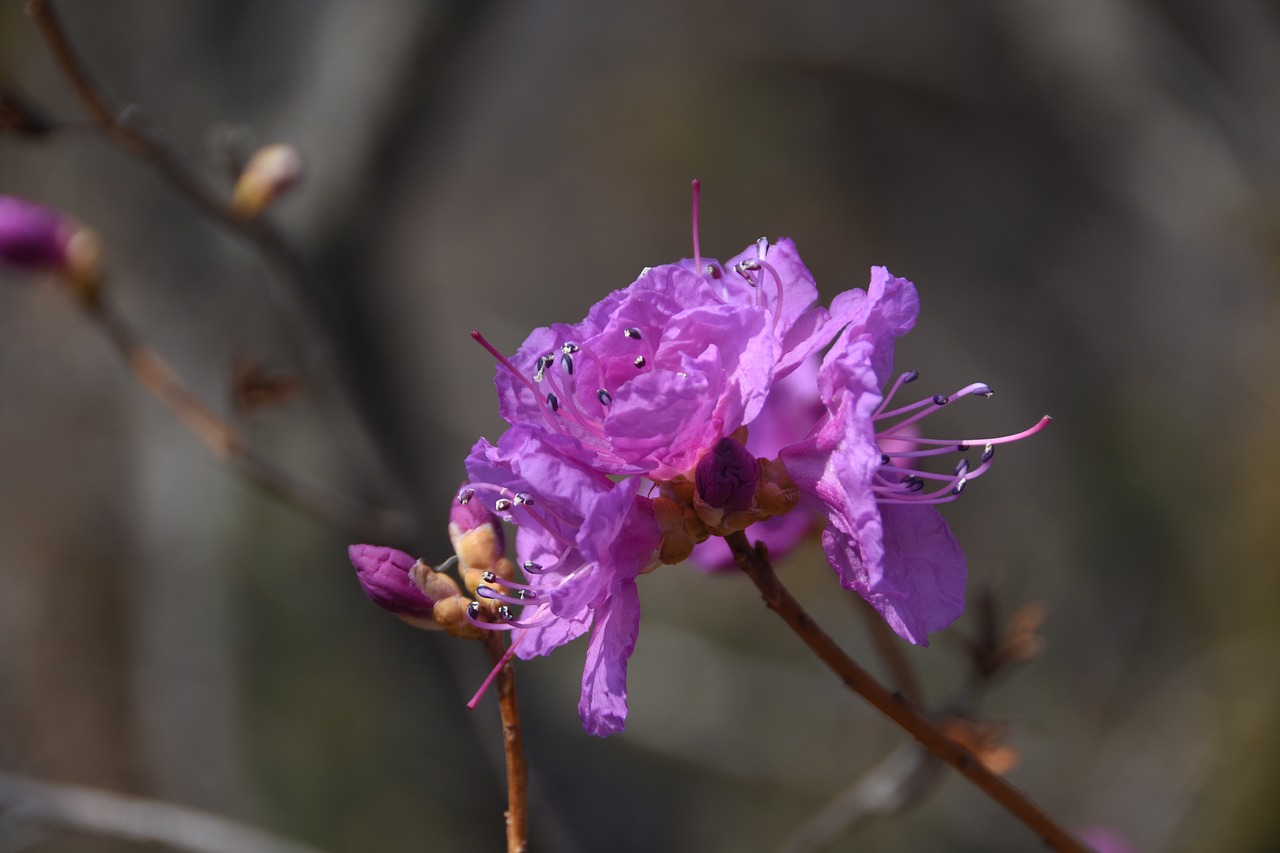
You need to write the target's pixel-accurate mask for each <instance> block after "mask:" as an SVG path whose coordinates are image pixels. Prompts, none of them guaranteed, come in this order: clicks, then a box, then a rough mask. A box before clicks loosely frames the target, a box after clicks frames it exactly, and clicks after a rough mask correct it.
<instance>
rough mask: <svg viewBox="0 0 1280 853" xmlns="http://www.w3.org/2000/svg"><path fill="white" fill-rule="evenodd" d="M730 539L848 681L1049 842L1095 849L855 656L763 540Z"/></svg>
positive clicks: (790, 618)
mask: <svg viewBox="0 0 1280 853" xmlns="http://www.w3.org/2000/svg"><path fill="white" fill-rule="evenodd" d="M726 541H727V542H728V543H729V548H730V549H731V550H732V551H733V558H734V561H735V562H736V563H737V564H738V568H740V569H742V571H743V572H744V573H746V575H747V576H748V577H749V578H751V581H752V582H753V583H754V584H755V585H756V588H757V589H759V590H760V594H761V596H762V597H763V598H764V602H765V604H767V605H768V606H769V609H770V610H772V611H774V612H775V613H777V614H778V615H779V616H781V617H782V619H783V621H784V622H786V623H787V625H788V626H789V627H790V628H791V630H792V631H794V632H795V633H796V634H797V635H799V637H800V639H801V640H803V641H804V643H805V645H807V646H808V647H809V648H810V650H812V651H813V653H814V654H816V655H817V656H818V658H819V659H820V660H821V661H822V662H823V663H824V664H826V665H827V668H828V669H830V670H831V671H832V672H834V673H835V674H836V675H837V676H839V677H840V680H841V681H843V682H844V683H845V686H847V687H848V688H849V689H850V690H852V691H853V692H854V693H857V694H858V695H859V696H861V697H862V698H863V699H865V700H866V701H867V702H870V703H871V705H872V706H873V707H874V708H875V709H876V710H877V711H879V712H880V713H882V714H884V715H885V716H886V717H888V718H889V719H890V720H892V721H893V722H895V723H897V724H898V725H899V726H900V727H901V728H902V729H904V730H905V731H906V732H907V733H908V734H909V735H911V736H912V737H913V738H915V739H916V740H917V741H919V743H920V745H921V746H923V747H924V748H925V749H927V750H929V751H930V752H931V753H933V754H934V755H935V756H937V757H938V758H939V759H940V760H942V761H944V762H946V763H947V764H950V765H951V766H952V767H953V768H955V769H956V770H957V771H958V772H959V773H960V774H961V775H962V776H964V777H965V778H966V779H968V780H969V781H970V782H972V783H973V784H974V785H976V786H978V788H979V789H981V790H982V792H983V793H985V794H986V795H987V796H989V797H990V798H991V799H992V800H994V801H995V802H996V803H997V804H998V805H1000V806H1001V807H1003V808H1004V809H1005V811H1007V812H1009V814H1011V815H1013V816H1014V817H1016V818H1017V819H1018V820H1020V821H1022V822H1023V823H1024V824H1026V825H1027V827H1028V828H1030V829H1031V831H1032V832H1034V833H1035V834H1036V835H1037V836H1038V837H1039V838H1040V839H1041V840H1042V841H1043V842H1044V843H1045V844H1046V845H1047V846H1048V847H1049V848H1051V849H1053V850H1057V851H1066V853H1089V848H1088V847H1086V846H1084V844H1082V843H1081V842H1080V841H1078V840H1077V839H1076V838H1074V837H1073V836H1072V835H1071V833H1069V832H1067V831H1066V830H1065V829H1063V828H1062V827H1061V826H1060V825H1059V824H1058V823H1057V822H1056V821H1054V819H1053V818H1051V817H1050V816H1049V815H1048V814H1047V813H1046V812H1045V811H1044V809H1042V808H1041V807H1040V806H1039V805H1037V804H1036V802H1035V801H1034V800H1032V799H1031V798H1030V797H1029V796H1027V795H1026V794H1025V793H1024V792H1023V791H1021V790H1019V789H1018V788H1016V787H1014V786H1013V785H1011V784H1010V783H1009V782H1007V781H1005V779H1004V778H1003V777H1001V776H1000V775H998V774H996V773H993V772H991V771H990V770H988V769H987V767H986V765H984V764H983V763H982V761H981V760H980V759H979V758H978V757H977V756H976V755H974V754H973V753H972V752H971V751H969V750H968V749H967V748H965V747H964V746H961V745H960V744H959V743H957V742H956V741H954V740H952V739H951V738H949V737H947V736H946V735H945V734H943V733H942V731H941V730H940V729H938V727H937V726H935V725H934V724H933V723H932V722H931V721H930V720H929V719H928V718H927V717H925V716H924V715H923V714H922V713H920V711H918V710H917V709H916V708H915V707H914V706H913V705H912V704H911V703H910V702H909V701H908V700H907V699H906V697H904V696H903V695H902V694H901V693H897V692H891V691H890V690H889V689H888V688H886V687H885V686H884V685H882V684H880V683H879V682H878V681H876V680H875V679H874V678H872V677H871V674H870V673H868V672H867V671H866V670H865V669H863V668H862V667H861V666H860V665H859V664H858V663H857V662H856V661H854V659H853V658H851V657H849V655H848V654H847V653H846V652H845V651H844V649H842V648H840V646H839V645H837V644H836V642H835V640H833V639H831V637H830V635H828V634H827V632H826V631H824V630H822V628H821V627H819V626H818V624H817V623H816V622H814V621H813V617H812V616H810V615H809V614H808V613H807V612H805V610H804V608H803V607H801V606H800V602H798V601H796V599H795V597H794V596H793V595H792V594H791V593H790V591H788V590H787V588H786V587H785V586H783V585H782V582H781V581H780V580H778V576H777V575H776V574H775V573H774V571H773V566H772V564H770V562H769V558H768V552H767V551H766V549H765V548H764V546H763V545H759V544H757V545H756V546H755V547H752V545H751V543H750V542H748V541H747V537H746V534H745V533H743V532H742V531H738V532H736V533H733V534H731V535H730V536H728V537H726Z"/></svg>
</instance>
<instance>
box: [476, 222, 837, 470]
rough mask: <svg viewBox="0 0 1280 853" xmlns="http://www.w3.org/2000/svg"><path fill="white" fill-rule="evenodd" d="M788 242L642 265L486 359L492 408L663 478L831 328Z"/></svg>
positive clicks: (580, 456) (586, 457)
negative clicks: (576, 310)
mask: <svg viewBox="0 0 1280 853" xmlns="http://www.w3.org/2000/svg"><path fill="white" fill-rule="evenodd" d="M817 296H818V291H817V288H816V286H815V285H814V282H813V277H812V276H811V275H810V274H809V271H808V270H807V269H806V268H805V266H804V264H803V263H801V261H800V257H799V255H798V254H797V253H796V249H795V245H794V244H793V243H792V242H791V241H790V240H786V239H783V240H779V241H778V242H777V243H772V244H771V243H769V242H768V241H766V240H761V241H759V242H758V243H756V244H754V245H752V246H750V247H748V248H747V249H746V251H744V252H743V253H742V254H740V255H738V256H736V257H734V258H732V259H730V260H729V261H728V262H727V263H725V264H721V263H719V262H718V261H714V260H710V261H708V262H706V263H705V264H704V263H703V261H702V259H696V260H692V261H691V260H683V261H679V262H677V263H674V264H664V265H662V266H658V267H651V268H648V269H645V270H644V271H643V272H642V273H641V274H640V277H639V278H638V279H636V281H635V282H634V283H632V284H631V286H630V287H628V288H626V289H624V290H619V291H615V292H614V293H612V294H610V295H609V296H608V297H606V298H605V299H604V300H603V301H601V302H599V303H598V304H596V305H595V306H594V307H593V308H592V309H591V311H590V312H589V313H588V314H587V317H586V319H584V320H583V321H582V322H580V323H577V324H574V325H563V324H559V325H555V326H550V327H544V328H540V329H537V330H535V331H534V332H533V334H531V335H530V336H529V338H528V339H527V340H526V341H525V342H524V344H523V345H522V346H521V347H520V349H519V350H518V351H517V352H516V354H515V355H514V356H512V357H511V359H510V360H507V359H506V358H504V357H503V356H501V354H499V353H498V352H497V350H495V349H493V347H492V346H490V345H489V344H488V342H487V341H485V340H484V339H483V338H482V337H480V336H479V334H478V333H473V335H475V337H476V339H477V340H478V341H480V342H481V343H482V344H484V345H485V346H486V347H488V348H489V349H490V351H491V352H493V353H494V355H495V356H497V357H498V358H499V360H500V362H501V365H500V367H499V369H498V371H497V376H496V380H495V381H496V383H497V386H498V397H499V400H500V405H501V411H502V416H503V417H504V418H505V419H506V420H507V421H508V422H509V423H512V424H519V425H522V426H524V427H526V428H528V429H530V430H534V431H536V432H539V433H542V434H543V435H545V436H546V437H547V440H548V441H549V442H551V443H552V444H554V445H555V446H556V447H557V448H559V449H560V450H561V451H562V452H563V453H564V454H565V455H567V456H569V457H571V458H573V459H577V460H579V461H581V462H583V463H584V464H586V465H589V466H591V467H593V468H595V469H597V470H599V471H603V472H606V473H610V474H645V475H647V476H649V477H650V478H652V479H654V480H667V479H670V478H672V477H675V476H677V475H679V474H682V473H685V472H687V471H689V470H690V469H692V468H693V467H694V465H696V464H697V462H698V460H699V459H700V458H701V457H702V455H703V454H704V453H705V452H706V451H707V450H709V449H710V448H711V447H712V446H713V445H715V444H716V442H717V441H719V440H720V439H721V438H723V437H724V436H727V435H730V434H732V433H733V432H734V431H735V430H737V429H738V428H739V427H741V426H743V425H745V424H748V423H750V422H752V421H753V420H755V418H756V416H757V415H759V413H760V410H761V408H762V407H763V405H764V401H765V398H766V397H767V396H768V393H769V389H770V387H771V386H772V384H773V383H774V382H775V381H776V380H778V379H781V378H782V377H784V376H786V375H787V374H788V373H790V372H791V371H793V370H795V369H796V367H797V366H798V365H799V364H800V363H802V362H803V361H804V360H805V358H806V357H808V356H809V355H810V354H812V353H814V352H816V351H818V350H819V349H821V348H822V347H823V346H825V345H826V344H828V343H830V341H831V339H832V338H833V337H834V336H835V334H836V332H838V331H839V326H840V324H839V323H838V322H833V318H832V317H831V316H830V315H829V314H828V312H827V310H826V309H825V308H823V307H822V306H820V305H817V304H816V301H817Z"/></svg>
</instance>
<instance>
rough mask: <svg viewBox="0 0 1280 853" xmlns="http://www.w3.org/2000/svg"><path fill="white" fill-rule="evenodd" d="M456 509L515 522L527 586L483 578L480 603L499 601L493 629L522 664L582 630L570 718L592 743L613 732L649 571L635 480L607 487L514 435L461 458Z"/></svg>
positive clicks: (519, 432) (653, 538) (644, 504)
mask: <svg viewBox="0 0 1280 853" xmlns="http://www.w3.org/2000/svg"><path fill="white" fill-rule="evenodd" d="M467 473H468V475H469V476H470V478H471V479H470V482H469V483H468V484H467V485H466V486H464V488H463V490H462V491H461V492H460V493H459V496H458V500H459V502H462V503H470V502H472V501H478V502H481V503H483V505H484V506H485V507H486V508H487V509H490V510H492V511H493V512H495V513H497V514H498V515H499V516H501V517H503V518H505V519H506V520H507V521H508V522H510V523H512V524H515V525H516V527H517V528H518V531H517V534H516V555H517V558H518V560H519V561H520V565H521V568H522V569H523V571H524V573H525V575H526V576H527V578H528V583H517V582H515V581H504V580H502V579H500V578H497V577H495V576H493V575H489V576H487V580H488V581H489V583H490V584H491V585H490V586H482V587H480V590H479V594H480V595H481V596H482V597H484V598H489V599H492V600H496V601H500V602H502V607H501V608H500V609H499V611H498V612H499V617H500V619H501V621H499V622H496V623H495V622H488V621H481V620H479V619H478V618H476V617H478V616H479V611H480V608H479V605H478V604H476V605H473V606H472V612H471V614H470V615H471V617H472V619H473V621H474V624H475V625H477V626H478V627H480V628H486V629H490V630H509V631H512V632H513V636H512V648H513V649H514V653H515V654H516V656H518V657H520V658H524V659H528V658H531V657H534V656H536V655H545V654H548V653H549V652H551V651H552V650H553V649H555V648H557V647H559V646H561V645H564V644H565V643H567V642H569V641H570V640H572V639H574V638H575V637H578V636H580V635H581V634H583V633H585V632H586V631H587V630H589V629H590V630H591V641H590V643H589V644H588V646H587V659H586V666H585V669H584V672H583V678H582V698H581V700H580V702H579V705H578V713H579V715H580V716H581V718H582V723H583V726H584V727H585V728H586V730H587V731H588V732H589V733H591V734H594V735H599V736H604V735H608V734H612V733H614V732H619V731H621V730H622V728H623V724H624V722H625V720H626V714H627V690H626V679H627V661H628V659H629V658H630V657H631V653H632V651H633V650H634V648H635V643H636V636H637V634H638V632H639V630H640V597H639V593H638V592H637V590H636V577H637V576H638V575H639V574H640V573H641V572H642V571H644V570H645V569H646V568H649V567H651V566H650V564H651V562H652V559H653V553H654V549H655V548H656V547H657V544H658V528H657V524H656V523H655V521H654V518H653V510H652V507H651V505H650V501H649V500H648V499H647V498H645V497H641V496H638V495H637V491H638V488H639V486H640V480H639V479H638V478H634V477H632V478H628V479H625V480H623V481H622V482H619V483H616V484H615V483H614V482H612V481H611V480H610V479H609V478H608V477H606V476H604V475H603V474H601V473H600V472H598V471H593V470H591V469H589V468H587V467H585V466H583V465H582V464H581V463H579V462H577V461H575V460H571V459H569V458H568V457H566V456H564V455H563V454H561V453H560V452H559V451H558V450H556V449H555V448H554V447H553V446H552V445H551V444H550V443H549V442H548V441H547V440H546V438H545V437H544V436H540V435H538V434H535V433H533V432H531V431H529V430H527V429H524V428H522V427H513V428H512V429H510V430H508V431H507V432H506V433H505V434H504V435H503V436H502V438H501V439H500V440H499V442H498V445H497V446H496V447H495V446H493V445H492V444H490V443H489V442H488V441H486V440H485V439H481V440H480V441H479V442H478V443H477V444H476V446H475V448H474V449H473V450H472V452H471V456H470V457H468V459H467Z"/></svg>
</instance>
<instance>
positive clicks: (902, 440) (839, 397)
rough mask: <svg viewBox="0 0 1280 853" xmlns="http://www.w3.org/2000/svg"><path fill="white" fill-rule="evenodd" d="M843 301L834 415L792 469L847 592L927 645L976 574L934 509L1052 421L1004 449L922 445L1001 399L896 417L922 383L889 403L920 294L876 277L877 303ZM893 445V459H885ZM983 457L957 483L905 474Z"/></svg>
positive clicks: (863, 297) (822, 374)
mask: <svg viewBox="0 0 1280 853" xmlns="http://www.w3.org/2000/svg"><path fill="white" fill-rule="evenodd" d="M840 299H847V300H849V302H850V303H852V305H853V308H852V309H851V315H852V319H851V321H850V323H849V325H848V326H847V327H845V329H844V331H843V332H842V333H841V335H840V337H839V338H838V339H837V340H836V342H835V344H834V345H833V346H832V348H831V351H830V352H828V353H827V355H826V357H825V358H824V359H823V362H822V367H821V368H820V369H819V371H818V390H819V393H820V395H821V398H822V402H823V404H824V405H825V406H826V409H827V411H826V413H825V414H824V415H823V416H822V418H821V419H820V420H819V421H818V423H817V424H816V425H815V427H814V428H813V431H812V432H811V433H810V434H809V436H808V437H807V438H805V439H804V440H803V441H800V442H797V443H796V444H793V445H791V446H790V447H786V448H783V450H782V451H781V454H780V458H781V459H782V460H783V463H784V464H785V465H786V467H787V471H788V472H789V473H790V474H791V476H792V478H793V479H794V481H795V483H796V485H797V487H799V489H800V490H801V492H803V493H804V494H807V495H809V496H810V497H811V498H813V499H814V500H815V501H816V504H817V505H818V507H819V508H820V511H821V512H822V513H823V514H824V515H825V516H826V518H827V526H826V529H825V530H824V531H823V535H822V544H823V550H824V551H825V552H826V555H827V559H828V560H829V561H830V563H831V565H832V567H833V568H835V570H836V573H837V574H838V575H839V577H840V582H841V585H843V586H845V587H846V588H848V589H853V590H855V591H857V592H858V594H859V595H861V596H862V597H863V598H865V599H866V600H867V601H868V602H870V603H871V605H872V606H873V607H875V609H876V610H878V611H879V612H880V614H881V615H882V616H884V618H885V621H887V622H888V623H889V625H890V626H891V627H892V628H893V629H894V631H896V632H897V633H898V634H899V635H900V636H902V637H903V638H905V639H907V640H909V641H911V642H913V643H918V644H922V645H925V644H927V642H928V641H927V637H928V635H929V633H930V632H933V631H939V630H941V629H943V628H945V627H947V626H948V625H950V624H951V623H952V622H953V621H954V620H955V619H956V617H957V616H959V615H960V613H961V611H963V609H964V587H965V577H966V574H967V568H966V563H965V558H964V554H963V552H962V551H961V550H960V546H959V545H958V544H956V541H955V538H954V537H953V536H952V535H951V530H950V528H949V527H948V526H947V523H946V521H945V520H944V519H943V518H942V516H941V515H940V514H939V513H938V511H937V510H936V509H934V506H935V505H936V504H940V503H946V502H948V501H951V500H954V499H955V498H956V497H957V496H959V494H960V492H961V490H962V489H963V488H964V487H965V485H966V483H968V482H969V481H971V480H973V479H976V478H977V477H979V476H981V475H982V474H984V473H985V472H986V471H987V470H988V468H989V467H990V465H991V461H992V458H993V457H994V455H995V445H997V444H1002V443H1005V442H1010V441H1015V440H1017V439H1019V438H1023V437H1025V436H1026V435H1030V434H1032V433H1034V432H1038V431H1039V430H1040V429H1041V428H1043V427H1044V425H1045V424H1047V423H1048V418H1045V419H1042V420H1041V421H1040V422H1039V423H1038V424H1036V426H1034V427H1032V428H1031V429H1030V430H1026V431H1024V432H1022V433H1018V434H1015V435H1008V436H1000V437H996V438H983V439H937V438H920V437H915V436H913V435H912V431H913V429H914V428H915V427H916V425H917V424H918V423H919V422H920V421H921V420H923V419H924V418H925V417H927V416H928V415H930V414H932V413H934V412H936V411H938V410H940V409H941V408H942V407H944V406H947V405H950V404H951V403H953V402H955V401H956V400H959V399H961V398H963V397H967V396H969V395H977V396H984V397H985V396H989V395H990V394H991V393H992V392H991V389H990V388H989V387H988V386H987V385H985V384H983V383H974V384H972V385H968V386H966V387H964V388H962V389H960V390H959V391H957V392H955V393H953V394H950V395H936V396H933V397H928V398H925V399H923V400H920V401H918V402H915V403H911V404H908V405H906V406H900V407H897V408H892V409H891V408H890V402H891V400H892V399H893V397H894V395H895V394H896V392H897V391H898V390H899V389H900V388H901V387H902V386H903V385H905V384H908V383H910V382H912V381H914V380H915V379H916V377H917V374H915V373H914V372H909V373H905V374H903V375H902V376H900V377H899V378H898V380H897V381H896V382H895V383H894V384H893V386H892V387H891V388H890V390H889V393H888V395H887V396H886V395H885V394H884V393H883V392H882V391H881V389H882V388H883V387H884V386H885V385H886V384H887V382H888V378H889V376H890V374H891V373H892V370H893V350H894V341H895V340H896V339H897V338H898V337H899V336H901V335H904V334H906V333H907V332H909V331H910V330H911V328H912V327H913V326H914V325H915V321H916V315H917V314H918V313H919V299H918V297H917V295H916V289H915V286H914V285H913V284H912V283H911V282H909V281H907V280H906V279H905V278H896V277H894V276H892V275H891V274H890V273H889V271H888V270H886V269H885V268H884V267H875V268H873V269H872V271H871V284H870V287H869V288H868V290H867V292H866V293H863V292H862V291H858V290H854V291H848V292H847V293H843V294H841V295H840V296H839V297H837V300H840ZM890 441H892V442H893V444H894V445H895V446H894V448H893V450H892V452H893V457H890V456H889V455H888V454H887V453H886V452H885V450H886V449H887V447H886V445H888V444H889V442H890ZM904 445H905V447H904ZM974 447H976V448H980V449H981V450H980V454H981V462H980V464H979V465H978V466H977V467H976V468H972V469H971V468H970V467H969V463H968V461H967V459H964V458H962V459H961V461H960V462H959V463H958V464H957V465H956V468H955V469H954V471H953V472H952V473H948V474H934V473H929V472H927V471H923V470H917V469H915V468H909V467H904V466H903V465H902V464H901V463H902V461H903V460H920V459H926V458H929V457H934V456H940V455H946V454H954V453H963V452H964V451H966V450H968V449H970V448H974ZM930 482H932V483H934V486H935V487H934V488H932V489H930V488H929V487H928V485H927V484H928V483H930Z"/></svg>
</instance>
